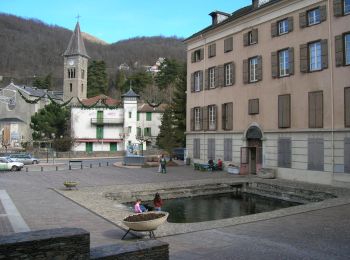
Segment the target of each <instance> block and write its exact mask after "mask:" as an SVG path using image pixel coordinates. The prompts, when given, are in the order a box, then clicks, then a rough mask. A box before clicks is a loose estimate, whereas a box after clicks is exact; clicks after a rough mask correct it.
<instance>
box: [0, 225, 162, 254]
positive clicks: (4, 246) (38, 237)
mask: <svg viewBox="0 0 350 260" xmlns="http://www.w3.org/2000/svg"><path fill="white" fill-rule="evenodd" d="M0 259H40V260H43V259H70V260H71V259H73V260H74V259H81V260H85V259H94V260H99V259H101V260H111V259H125V260H126V259H130V260H133V259H135V260H136V259H137V260H142V259H151V260H153V259H154V260H155V259H159V260H163V259H164V260H166V259H169V244H167V243H165V242H161V241H158V240H145V241H136V242H130V243H123V244H116V245H108V246H100V247H96V248H92V249H91V250H90V234H89V232H87V231H86V230H84V229H81V228H59V229H49V230H38V231H30V232H22V233H15V234H11V235H7V236H0Z"/></svg>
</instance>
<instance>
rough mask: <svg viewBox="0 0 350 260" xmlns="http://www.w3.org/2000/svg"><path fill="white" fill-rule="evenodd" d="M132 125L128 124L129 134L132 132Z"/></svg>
mask: <svg viewBox="0 0 350 260" xmlns="http://www.w3.org/2000/svg"><path fill="white" fill-rule="evenodd" d="M131 130H132V129H131V126H128V134H131Z"/></svg>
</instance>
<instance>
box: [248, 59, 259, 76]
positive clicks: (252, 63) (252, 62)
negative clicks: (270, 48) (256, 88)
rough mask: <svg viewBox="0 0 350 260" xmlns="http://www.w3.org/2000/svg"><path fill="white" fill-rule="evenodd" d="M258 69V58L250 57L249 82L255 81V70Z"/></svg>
mask: <svg viewBox="0 0 350 260" xmlns="http://www.w3.org/2000/svg"><path fill="white" fill-rule="evenodd" d="M257 69H258V58H257V57H254V58H250V59H249V82H256V81H258V79H257V78H256V71H257Z"/></svg>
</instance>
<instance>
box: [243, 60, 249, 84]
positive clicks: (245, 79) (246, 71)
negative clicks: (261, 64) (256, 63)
mask: <svg viewBox="0 0 350 260" xmlns="http://www.w3.org/2000/svg"><path fill="white" fill-rule="evenodd" d="M243 83H244V84H248V83H249V60H243Z"/></svg>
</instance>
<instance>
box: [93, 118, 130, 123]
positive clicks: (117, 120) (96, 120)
mask: <svg viewBox="0 0 350 260" xmlns="http://www.w3.org/2000/svg"><path fill="white" fill-rule="evenodd" d="M91 124H92V125H122V124H124V118H91Z"/></svg>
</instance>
